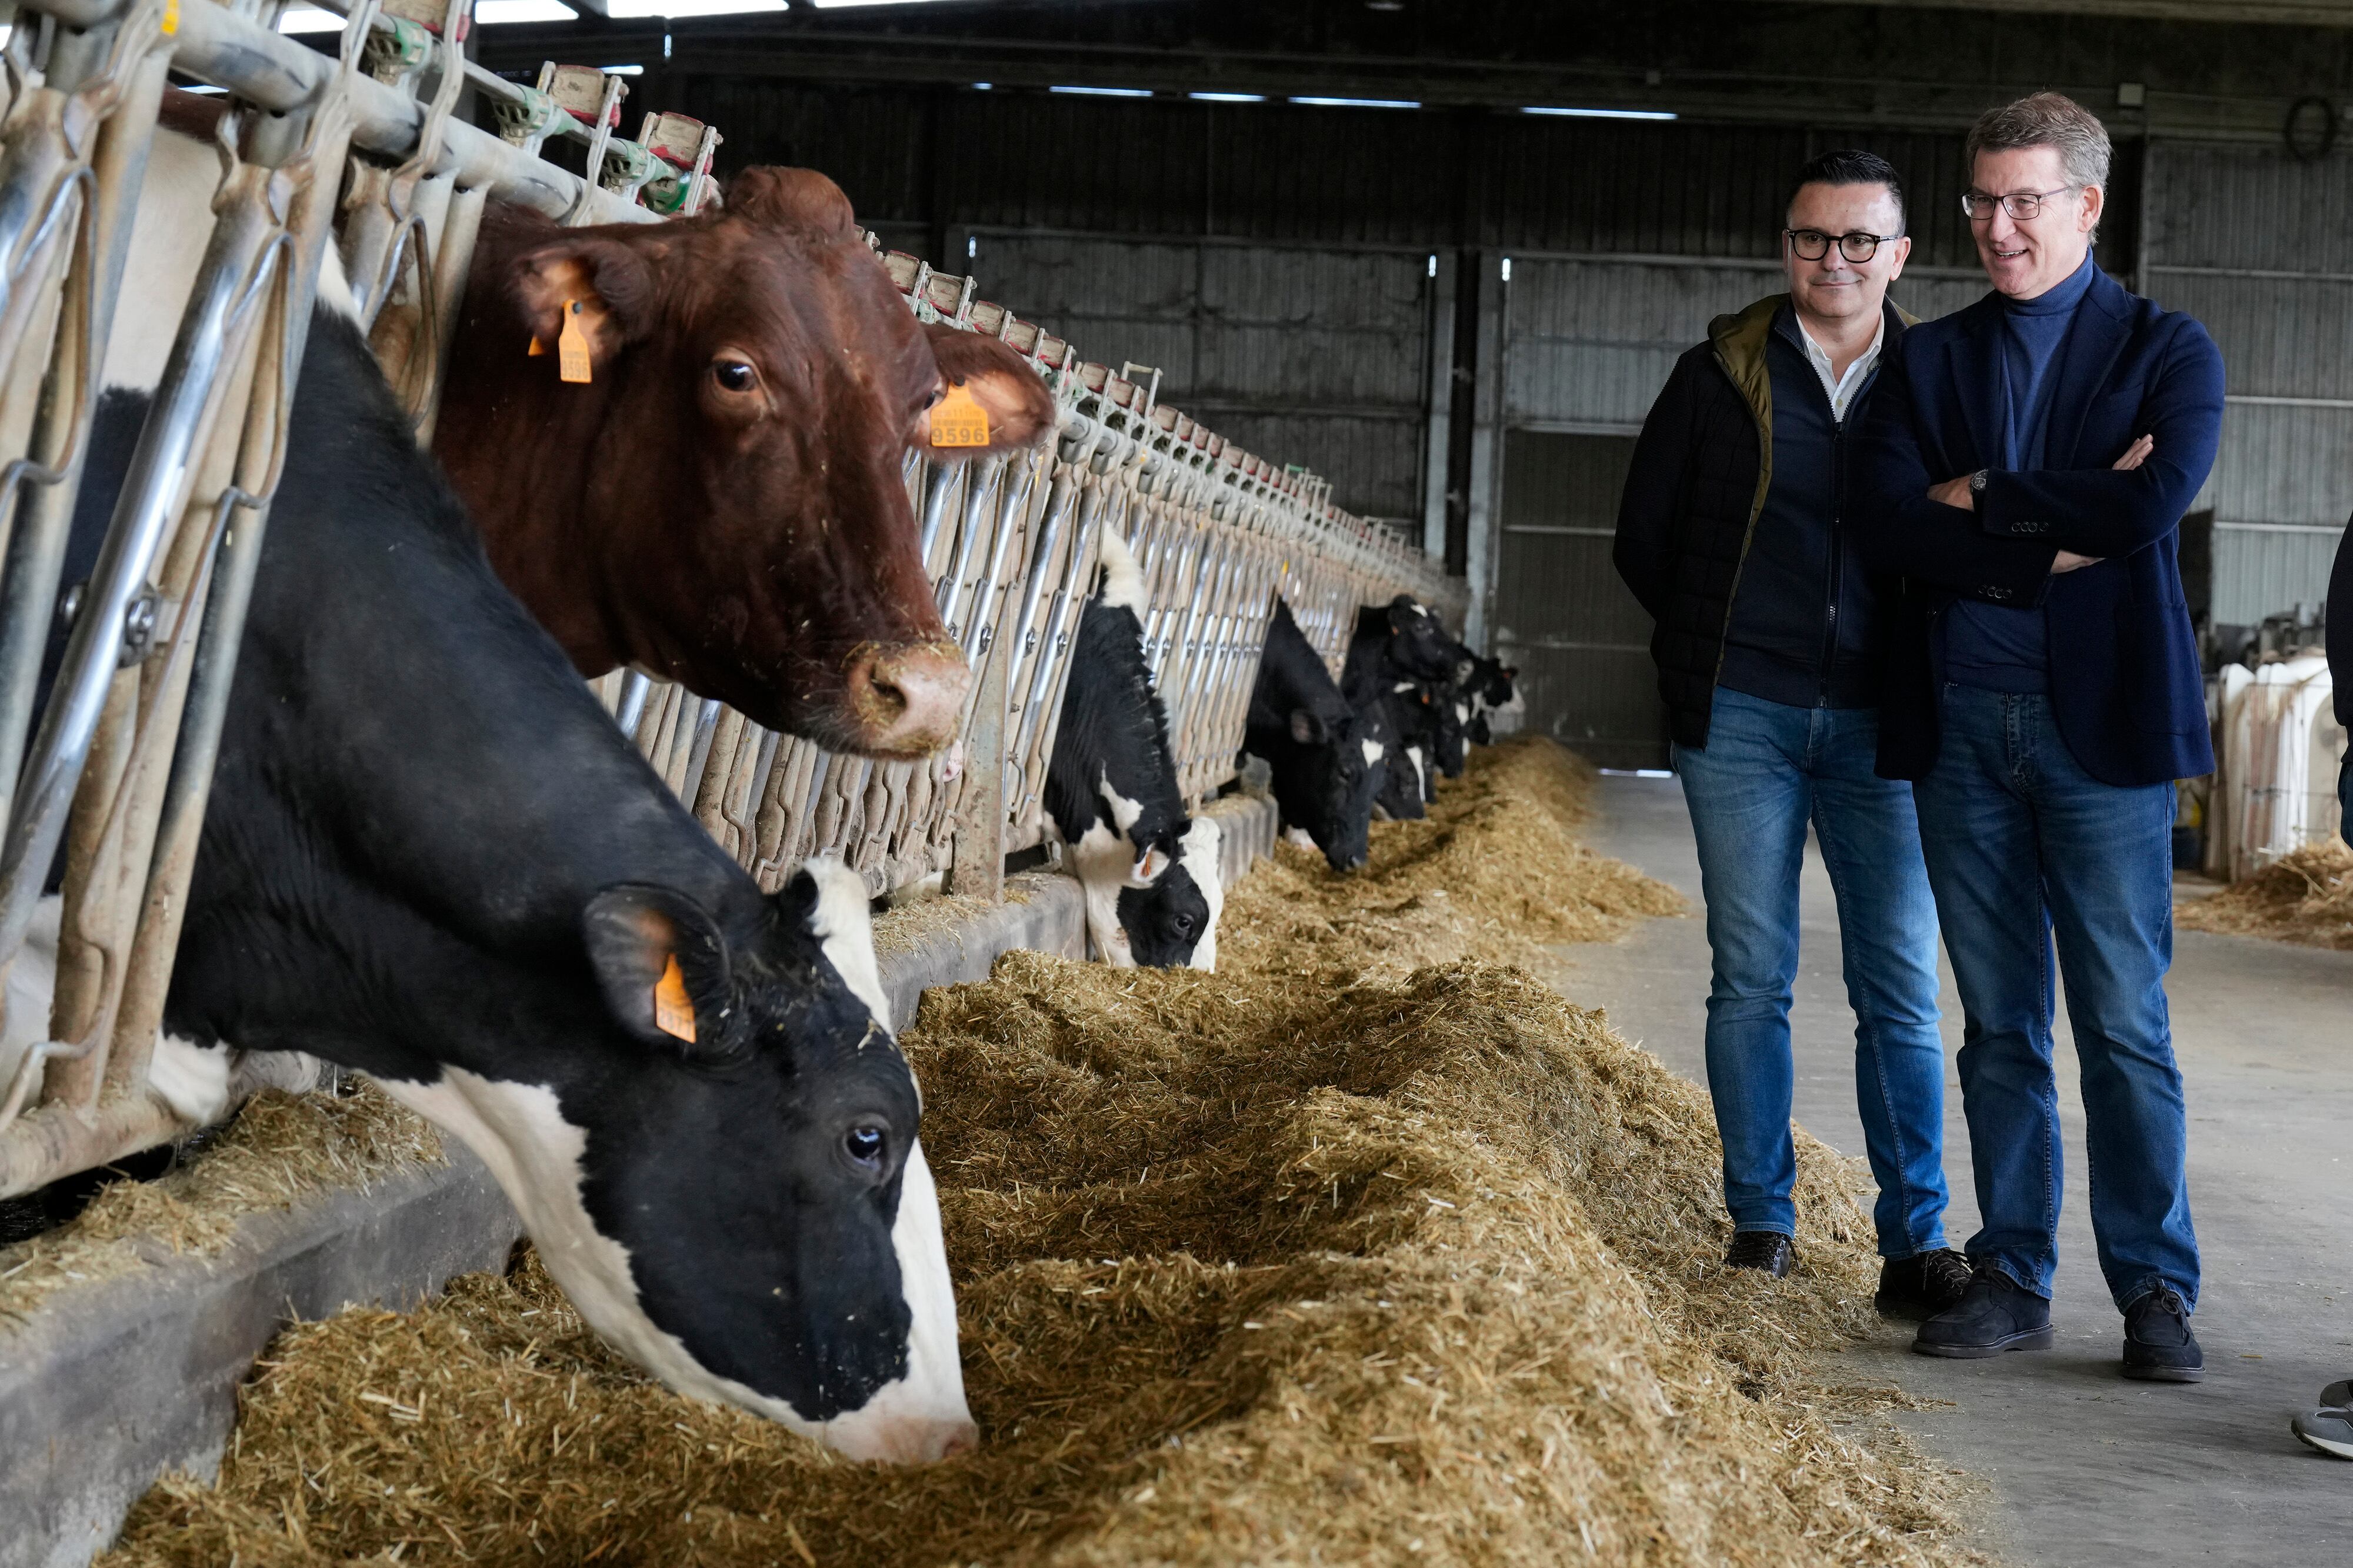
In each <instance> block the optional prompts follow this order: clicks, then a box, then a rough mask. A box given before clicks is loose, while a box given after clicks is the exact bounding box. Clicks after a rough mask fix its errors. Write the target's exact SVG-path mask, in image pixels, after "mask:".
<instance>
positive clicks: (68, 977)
mask: <svg viewBox="0 0 2353 1568" xmlns="http://www.w3.org/2000/svg"><path fill="white" fill-rule="evenodd" d="M417 5H418V0H401V7H402V8H406V9H411V10H414V9H416V8H417ZM467 8H468V0H455V3H453V4H451V5H448V6H447V8H446V9H445V8H442V7H440V6H438V5H437V6H435V7H433V9H432V10H431V12H429V13H427V15H429V16H431V20H430V21H429V22H428V21H420V20H418V19H416V18H414V17H410V16H386V15H384V14H382V13H381V12H380V11H379V10H378V9H377V8H376V6H375V5H374V4H373V3H369V4H365V5H363V6H361V7H360V8H359V9H357V10H355V11H354V12H353V16H352V24H353V25H352V26H350V27H348V28H347V29H346V32H345V35H344V37H343V47H341V49H340V51H339V53H338V54H337V55H336V56H334V57H328V56H324V55H321V54H319V53H317V52H316V51H313V50H311V49H310V48H308V47H303V46H302V45H301V44H298V43H295V42H293V41H291V40H289V39H286V38H283V37H279V36H278V35H277V34H275V33H273V32H270V31H269V30H268V29H267V28H266V27H264V26H262V25H261V24H260V23H259V22H258V21H256V20H254V19H252V18H250V17H248V16H242V15H239V14H237V13H235V12H233V11H232V10H230V9H227V8H224V7H222V6H218V5H212V4H209V3H208V0H137V3H131V0H114V3H112V4H107V3H103V0H93V3H88V4H74V3H71V0H68V3H64V4H60V5H56V6H52V7H48V8H47V9H45V10H41V11H35V10H34V9H32V8H30V7H27V8H26V9H24V10H22V11H20V12H19V14H18V16H17V22H16V27H15V30H14V32H13V34H12V36H11V37H10V39H9V42H8V46H7V50H6V57H5V62H6V68H7V86H8V89H9V104H8V119H7V124H6V130H5V140H0V290H5V294H0V376H5V379H0V439H5V443H6V446H5V450H6V451H7V452H9V453H10V454H12V457H13V460H12V461H11V462H10V463H9V464H8V466H7V468H6V469H5V473H0V549H5V554H0V562H5V566H4V567H0V628H5V630H0V812H5V823H6V831H5V844H4V845H0V968H5V966H6V965H7V964H8V963H11V962H13V961H14V960H15V959H16V956H17V954H18V952H19V950H20V949H21V948H22V947H23V946H24V943H25V941H26V934H27V927H28V926H29V924H30V922H31V921H32V917H33V914H34V911H35V907H36V905H37V902H38V900H39V898H40V895H41V892H42V888H43V884H44V881H45V879H46V876H47V871H48V868H49V867H50V865H51V864H52V861H53V858H54V857H55V856H56V854H57V852H58V847H59V846H60V844H62V845H63V847H64V851H65V866H66V876H65V881H64V888H63V894H64V904H63V910H62V913H61V919H60V935H59V939H58V948H59V952H58V959H59V963H58V988H57V995H56V999H55V1010H54V1012H53V1013H52V1015H51V1017H50V1019H49V1020H48V1024H49V1027H48V1028H47V1035H48V1038H47V1039H45V1040H42V1041H41V1042H39V1043H37V1044H36V1045H34V1046H33V1047H32V1048H30V1049H29V1050H27V1051H26V1053H25V1054H24V1056H23V1057H22V1058H20V1059H19V1061H18V1062H17V1063H16V1068H15V1070H14V1072H13V1073H11V1074H10V1075H9V1078H8V1079H7V1081H6V1082H5V1083H4V1084H0V1195H6V1194H16V1193H19V1192H24V1191H27V1190H29V1189H31V1188H34V1187H37V1186H39V1185H41V1184H45V1183H47V1182H48V1181H51V1180H54V1179H55V1178H57V1177H58V1176H61V1175H65V1174H68V1173H72V1172H75V1171H79V1170H85V1169H89V1168H91V1167H93V1166H97V1165H101V1164H105V1163H109V1162H111V1161H113V1160H116V1159H119V1158H121V1156H123V1155H124V1154H127V1153H130V1152H134V1151H136V1150H138V1149H141V1148H144V1147H147V1146H150V1145H152V1144H153V1143H156V1142H160V1141H163V1140H164V1139H167V1138H170V1137H172V1136H174V1135H175V1134H178V1133H180V1132H183V1131H187V1129H186V1128H185V1127H183V1126H181V1125H180V1124H178V1123H177V1122H176V1121H175V1120H174V1117H173V1115H172V1114H171V1112H170V1111H169V1110H166V1109H165V1108H164V1105H163V1104H162V1102H161V1101H160V1100H156V1099H154V1098H153V1097H152V1096H151V1095H149V1094H148V1093H147V1091H146V1068H147V1058H148V1053H149V1050H150V1049H151V1047H152V1046H153V1040H154V1035H155V1028H156V1025H157V1023H158V1021H159V1019H160V1017H161V1016H162V1011H163V1005H164V993H165V990H166V987H167V985H168V984H169V981H170V978H171V969H172V958H173V953H174V949H175V947H176V944H177V939H178V919H179V914H180V910H181V909H182V907H183V900H182V897H181V895H182V893H183V891H184V890H185V888H186V886H187V879H188V875H189V870H190V866H191V862H192V859H193V857H194V854H195V845H196V840H197V832H198V828H199V826H200V825H201V823H202V821H203V817H204V810H205V804H206V791H207V786H208V783H209V779H210V775H211V771H212V758H213V753H214V751H215V749H216V744H217V742H218V738H219V734H220V729H221V723H222V719H223V715H224V712H225V710H226V705H227V696H228V687H229V679H230V677H231V675H232V673H233V671H234V668H235V659H234V650H235V649H236V647H237V640H238V637H239V633H240V630H241V627H242V622H243V616H244V609H245V604H246V600H247V596H248V592H249V589H250V586H251V583H252V574H253V572H254V569H255V566H256V564H257V563H258V560H259V550H260V542H261V538H262V533H263V530H264V528H265V527H266V525H267V522H268V518H269V494H270V489H271V486H272V485H273V484H274V482H275V475H276V471H277V468H278V464H279V461H280V456H281V454H280V450H279V447H280V442H281V440H282V437H283V432H284V428H285V422H286V416H287V412H288V408H289V406H290V401H289V400H290V397H291V395H292V394H293V385H292V381H293V374H294V367H295V366H296V365H297V364H298V363H300V360H301V352H302V342H303V338H304V334H305V332H306V331H307V329H308V327H309V324H310V320H311V302H312V300H313V298H314V296H315V294H316V290H317V287H318V279H319V274H320V268H321V264H322V257H323V254H324V250H325V247H326V245H327V244H328V243H329V242H330V241H331V240H335V241H338V242H339V244H340V248H341V250H342V253H343V263H344V268H345V271H346V273H347V275H348V276H349V277H350V278H351V279H353V282H354V289H353V292H354V295H355V296H356V298H357V300H358V302H359V304H360V306H361V314H362V319H363V320H364V321H373V323H374V327H375V331H374V338H373V342H375V347H376V349H377V351H378V353H379V354H381V355H382V356H383V358H384V359H385V365H386V370H387V374H389V376H390V377H391V379H392V381H393V384H395V386H396V387H398V388H400V389H401V391H402V392H403V394H404V395H405V396H406V401H407V402H408V405H409V406H410V407H411V408H412V410H414V411H415V413H416V415H417V418H418V420H419V423H420V428H422V429H424V430H426V431H427V432H428V433H429V429H430V418H431V412H432V407H433V405H434V401H435V397H436V394H437V391H438V388H437V386H436V379H437V377H438V365H439V364H440V363H442V361H443V359H444V357H445V353H446V348H447V344H448V331H449V330H450V328H451V326H452V324H453V322H454V318H455V303H456V300H457V298H458V296H459V293H460V292H461V290H462V289H463V286H464V280H465V277H466V269H467V265H468V261H469V259H470V251H471V243H472V237H473V231H474V226H475V224H476V223H477V222H478V221H479V219H480V212H481V205H482V203H483V202H484V201H485V200H486V199H488V198H489V197H491V195H496V196H497V197H499V198H500V199H501V200H506V201H512V202H518V203H522V204H525V205H531V206H533V207H536V208H538V209H539V210H541V211H543V212H547V213H550V214H551V215H565V214H570V215H575V216H576V217H577V218H578V219H579V220H581V221H594V222H622V221H633V220H644V221H654V220H657V219H658V218H659V217H660V216H663V214H662V213H661V212H658V211H654V210H649V207H648V206H646V205H639V204H638V202H636V201H633V200H629V199H626V198H625V196H624V195H622V194H621V192H620V189H617V188H599V187H597V186H590V185H585V184H584V183H583V182H582V181H580V180H579V179H577V178H576V177H575V176H573V175H571V174H567V173H565V171H563V170H561V169H558V168H556V167H555V166H554V165H553V164H550V163H546V162H545V161H544V160H543V159H541V158H539V157H538V156H536V155H535V152H534V151H525V150H523V149H522V148H520V147H518V146H515V145H512V144H510V142H507V141H502V140H501V139H500V138H497V137H493V136H491V135H488V134H486V133H484V132H480V131H478V130H475V129H474V128H473V127H471V126H469V125H465V124H463V123H461V122H459V121H454V120H453V119H451V117H450V110H451V109H452V108H453V106H454V104H455V102H456V99H457V90H458V87H459V85H461V84H462V81H463V79H464V78H463V77H462V76H461V75H460V74H459V73H458V72H454V71H450V70H447V69H445V68H444V65H445V63H446V61H447V59H448V55H447V54H446V53H445V51H444V49H443V46H442V44H441V42H440V40H441V38H442V37H444V36H447V35H448V34H449V33H452V32H455V31H458V30H459V27H460V26H461V24H462V20H463V18H464V16H465V14H466V11H467ZM174 69H176V70H178V71H180V72H182V73H184V74H185V75H187V76H190V77H194V78H196V79H203V80H206V81H210V82H213V83H216V84H217V85H219V86H222V87H224V88H227V89H230V90H231V91H233V92H235V93H236V94H237V96H238V97H239V98H240V99H242V100H246V101H248V102H249V103H252V104H254V105H256V106H258V107H259V108H260V109H261V110H265V111H267V112H265V113H263V114H260V115H257V116H255V117H253V121H252V129H251V131H250V132H249V133H248V135H247V137H246V139H245V142H244V144H243V145H242V146H241V147H240V148H236V149H231V148H230V147H228V146H227V144H226V142H224V144H223V147H222V166H223V171H224V172H223V180H222V184H221V187H220V195H219V196H218V198H217V200H216V203H215V216H214V217H213V220H212V226H211V228H210V230H209V232H208V233H189V234H186V235H185V236H182V237H178V239H179V242H180V243H182V244H184V245H185V247H186V248H187V250H188V251H189V252H191V253H194V252H195V251H199V250H201V251H202V252H203V254H204V258H205V260H204V266H203V269H202V271H201V273H200V275H199V279H198V282H197V285H196V288H195V292H194V294H193V295H192V297H191V300H190V303H189V307H188V310H187V313H186V315H185V319H184V320H183V321H182V323H181V326H180V331H179V335H178V338H177V341H176V342H175V343H174V348H173V351H172V356H171V359H170V361H169V363H167V365H166V368H165V371H164V380H163V383H162V384H161V385H160V386H159V387H158V388H157V391H156V395H155V398H154V403H153V413H152V414H151V416H150V417H149V420H148V422H147V425H146V427H145V430H144V431H143V433H142V438H141V445H140V447H139V450H138V455H137V456H136V458H134V459H133V463H132V473H131V476H130V479H129V480H128V481H127V482H126V484H125V486H124V489H123V493H122V495H121V500H120V501H119V502H118V504H117V507H116V509H115V511H114V513H113V521H112V522H111V526H110V529H109V531H108V535H107V542H106V544H105V545H104V547H103V549H102V551H101V553H100V559H99V563H98V568H97V570H96V572H95V573H94V574H93V575H92V577H91V579H90V583H89V584H88V585H87V586H86V587H85V588H84V589H83V590H82V592H81V593H80V595H79V598H78V600H77V601H76V602H75V604H74V605H73V606H72V613H73V616H74V619H73V628H72V633H71V636H70V637H69V642H68V645H67V649H66V654H65V658H64V662H63V665H62V668H61V670H60V673H59V675H58V679H57V682H56V685H55V688H54V689H53V692H52V695H51V698H50V700H49V701H48V703H47V707H46V710H44V711H42V712H39V713H36V712H34V711H33V701H34V696H35V687H36V683H37V675H38V673H39V667H40V662H41V657H42V650H43V645H44V643H45V641H46V639H47V634H48V632H49V629H50V627H51V626H52V625H53V624H54V620H53V617H52V615H51V613H50V606H52V605H55V604H56V603H57V597H58V590H59V587H60V586H61V584H60V583H59V580H58V579H59V575H60V570H61V562H62V554H63V550H64V545H65V536H66V532H67V528H68V525H69V521H70V519H71V517H72V513H73V510H74V502H75V498H76V495H77V492H78V489H79V480H80V470H81V464H82V460H83V458H84V456H85V452H84V447H85V444H86V439H87V437H88V433H89V428H90V414H91V409H92V406H93V405H94V403H95V400H96V395H97V392H98V388H99V384H100V368H101V367H100V363H99V360H100V354H101V353H102V349H103V346H104V344H105V342H106V341H107V334H108V331H109V328H110V325H111V321H112V318H113V315H114V306H115V297H116V293H117V290H118V289H119V287H120V285H121V277H122V271H123V267H124V261H125V258H126V256H127V253H128V249H129V241H130V237H131V234H130V231H131V226H132V215H133V214H134V212H135V211H136V210H137V207H138V201H139V194H140V187H141V182H142V175H143V174H144V170H145V166H146V162H147V153H148V149H149V147H150V146H151V144H152V142H153V138H154V135H155V131H156V123H157V116H158V112H159V107H160V104H161V101H162V97H163V89H164V77H165V73H166V71H167V70H174ZM467 74H469V75H472V76H474V78H475V79H476V80H477V81H478V82H480V83H481V84H483V85H484V86H485V87H486V88H488V89H489V90H491V91H492V92H493V93H495V94H497V95H498V96H499V97H500V98H501V100H502V101H515V102H520V103H522V105H523V107H524V110H525V111H526V113H525V115H523V116H520V117H518V116H508V117H506V118H508V119H509V120H510V121H512V120H514V119H516V118H528V117H529V114H530V112H531V111H533V110H537V111H538V123H537V127H536V130H535V136H536V138H537V139H538V140H544V139H545V138H546V136H548V135H549V134H550V133H552V132H562V133H564V134H566V135H571V136H574V137H575V138H577V139H581V140H587V139H589V137H590V135H591V132H590V131H589V128H588V127H587V126H586V125H585V124H583V123H581V122H580V121H578V120H577V119H576V118H575V117H573V116H571V115H569V114H559V113H557V112H555V111H554V100H551V99H549V98H548V97H547V96H546V95H545V94H542V93H536V92H526V91H524V89H518V88H514V87H512V85H511V84H507V83H504V82H501V81H499V80H498V79H496V78H492V77H490V76H488V75H487V73H479V72H473V71H469V72H468V73H467ZM590 74H592V75H593V74H596V73H590ZM598 85H599V88H600V89H601V88H602V87H603V81H602V79H601V78H600V79H599V84H598ZM672 118H674V119H675V118H677V117H672ZM684 123H685V124H688V125H691V124H692V122H691V121H689V122H684ZM695 129H696V130H698V131H699V130H700V127H696V128H695ZM607 130H608V131H609V127H608V128H607ZM713 145H715V138H714V137H711V136H705V137H703V138H702V145H700V146H699V147H697V148H695V149H694V153H693V154H692V155H691V156H690V158H689V160H688V164H689V166H688V168H687V169H686V170H685V171H683V172H681V171H680V170H678V169H677V168H676V167H675V166H674V165H675V163H676V160H675V158H674V156H673V157H672V158H670V160H668V161H667V162H666V161H665V160H663V159H658V158H654V157H652V156H651V155H650V154H649V153H647V152H646V151H645V149H644V148H643V147H641V146H640V145H639V144H638V143H635V142H618V141H617V140H616V139H612V138H610V137H609V135H608V137H607V147H606V153H605V158H604V163H603V165H602V166H603V168H604V169H605V170H606V171H607V181H606V182H605V184H606V185H607V186H612V187H625V188H626V190H627V191H628V192H629V193H632V194H634V193H636V192H637V191H638V190H640V189H643V188H644V187H646V186H647V185H648V184H649V179H650V178H651V177H652V174H653V173H654V171H655V170H656V169H660V170H666V171H667V174H666V178H665V184H666V186H667V189H668V191H669V192H670V208H671V210H676V211H691V210H692V207H693V206H694V205H696V203H697V202H698V201H699V200H700V199H701V196H702V193H703V191H704V189H705V188H706V186H707V177H708V170H709V163H710V153H711V149H712V146H713ZM533 146H534V148H535V146H536V142H533ZM649 163H651V164H652V165H653V166H654V167H653V168H652V169H649V167H648V165H649ZM617 169H618V170H620V171H622V173H621V174H620V175H619V177H615V174H614V172H615V171H616V170H617ZM653 194H654V195H656V196H659V195H662V194H663V193H662V191H661V190H659V189H658V190H657V191H655V192H654V193H653ZM339 219H340V223H341V233H340V234H338V233H337V230H336V226H337V223H338V221H339ZM248 1061H250V1062H251V1063H253V1064H255V1065H254V1068H253V1069H252V1070H254V1071H255V1072H257V1073H261V1074H266V1073H268V1072H269V1071H270V1070H271V1068H269V1066H267V1065H265V1064H268V1063H269V1062H271V1061H272V1058H269V1057H268V1056H266V1055H260V1056H256V1057H253V1058H248ZM280 1070H283V1069H282V1068H280ZM256 1086H257V1085H256V1084H255V1083H252V1082H248V1083H244V1084H241V1085H239V1086H238V1088H239V1090H240V1091H244V1090H249V1089H252V1088H253V1087H256ZM240 1098H241V1092H240Z"/></svg>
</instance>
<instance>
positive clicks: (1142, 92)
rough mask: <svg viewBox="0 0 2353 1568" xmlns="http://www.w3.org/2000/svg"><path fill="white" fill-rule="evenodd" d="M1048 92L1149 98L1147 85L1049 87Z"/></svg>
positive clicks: (1088, 96)
mask: <svg viewBox="0 0 2353 1568" xmlns="http://www.w3.org/2000/svg"><path fill="white" fill-rule="evenodd" d="M1046 90H1047V91H1048V92H1067V93H1069V94H1071V96H1072V97H1074V98H1150V97H1151V96H1152V89H1150V88H1148V87H1050V88H1048V89H1046Z"/></svg>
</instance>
